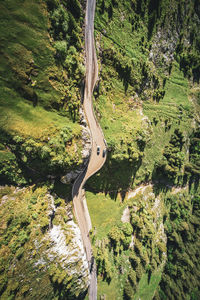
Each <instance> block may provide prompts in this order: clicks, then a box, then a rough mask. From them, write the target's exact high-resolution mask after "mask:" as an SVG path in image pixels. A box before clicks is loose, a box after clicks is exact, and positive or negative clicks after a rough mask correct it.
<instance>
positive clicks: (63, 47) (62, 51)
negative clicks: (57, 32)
mask: <svg viewBox="0 0 200 300" xmlns="http://www.w3.org/2000/svg"><path fill="white" fill-rule="evenodd" d="M54 47H55V49H56V55H57V57H58V58H60V59H61V60H62V61H64V60H65V58H66V55H67V43H66V41H56V42H55V43H54Z"/></svg>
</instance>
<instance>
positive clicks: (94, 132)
mask: <svg viewBox="0 0 200 300" xmlns="http://www.w3.org/2000/svg"><path fill="white" fill-rule="evenodd" d="M95 6H96V0H87V4H86V16H85V52H86V81H85V91H84V102H83V107H84V112H85V116H86V119H87V122H88V126H89V128H90V131H91V137H92V151H91V155H90V160H89V163H88V166H87V167H86V168H85V170H84V171H83V172H82V173H81V174H80V175H79V176H78V178H77V179H76V181H75V183H74V185H73V189H72V197H73V205H74V214H75V217H76V219H77V222H78V225H79V228H80V230H81V235H82V239H83V244H84V248H85V251H86V256H87V260H88V263H89V267H90V275H91V281H90V287H89V299H90V300H96V299H97V277H96V264H95V261H94V257H93V254H92V246H91V242H90V238H89V231H90V229H91V220H90V215H89V212H88V208H87V204H86V201H85V200H84V197H83V190H82V188H83V186H84V184H85V182H86V181H87V179H88V178H89V177H91V176H92V175H93V174H94V173H96V172H97V171H98V170H99V169H101V167H102V166H103V164H104V163H105V160H106V155H105V157H103V150H104V149H106V145H105V140H104V136H103V133H102V130H101V128H100V126H99V124H98V122H97V120H96V118H95V115H94V110H93V104H92V94H93V89H94V86H95V83H96V81H97V77H98V64H97V57H96V50H95V42H94V15H95ZM97 146H99V147H100V153H99V154H97Z"/></svg>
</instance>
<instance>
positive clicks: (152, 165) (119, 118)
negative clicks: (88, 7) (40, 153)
mask: <svg viewBox="0 0 200 300" xmlns="http://www.w3.org/2000/svg"><path fill="white" fill-rule="evenodd" d="M199 24H200V20H199V4H198V2H197V1H189V2H188V3H185V2H184V1H183V2H181V3H180V1H124V2H123V3H118V2H116V1H99V2H98V7H97V13H96V23H95V27H96V40H97V51H98V53H99V55H98V57H99V68H100V70H101V73H100V76H99V84H98V86H97V88H96V102H95V107H96V113H97V115H98V117H99V120H100V123H101V125H102V128H103V130H104V133H105V137H106V140H107V143H108V147H109V149H110V151H109V153H108V159H107V163H106V165H105V167H104V168H103V169H102V171H101V172H100V173H99V174H98V175H96V176H94V177H93V178H91V179H90V181H89V182H88V184H87V189H88V191H89V194H88V197H89V210H90V214H91V216H92V221H93V225H94V226H95V229H94V230H93V233H92V236H93V240H94V248H95V251H96V259H97V262H98V264H97V269H98V274H99V295H104V294H105V295H106V296H107V297H108V298H112V299H113V298H116V299H122V298H127V299H132V298H133V299H138V298H137V297H140V298H141V299H152V297H153V295H154V294H155V291H156V288H157V287H158V283H159V280H160V278H161V277H162V274H163V277H162V280H161V285H160V288H161V289H160V292H159V293H160V294H159V293H156V297H160V298H161V299H165V298H166V299H177V297H180V298H181V299H186V298H187V297H197V295H198V289H199V285H198V278H199V275H198V272H199V271H198V270H199V265H198V264H197V269H196V272H194V274H193V275H191V273H190V272H191V268H192V267H190V266H189V265H188V264H189V263H190V262H189V261H187V262H186V260H187V259H186V260H185V261H184V262H183V261H182V262H180V261H177V260H178V258H177V257H178V255H179V254H178V253H179V252H181V251H183V252H184V251H186V253H188V251H190V253H191V255H192V262H193V263H194V262H196V258H197V257H198V255H199V252H198V250H197V252H195V251H196V250H194V252H193V254H192V250H188V251H187V247H189V246H187V247H185V246H183V245H184V244H179V246H177V245H176V242H175V241H174V237H173V236H174V234H175V233H174V231H176V232H177V233H176V234H177V236H180V235H184V233H183V232H182V233H181V230H182V229H181V228H180V227H176V226H175V224H182V222H184V221H185V222H186V224H187V225H186V224H185V226H188V228H189V229H188V230H189V232H190V233H188V234H189V236H190V237H189V238H187V237H185V239H184V240H185V242H186V243H188V244H187V245H189V244H190V243H191V241H192V239H198V231H194V230H193V225H191V224H190V221H189V219H190V218H191V219H193V218H195V220H196V223H195V226H197V228H198V226H199V220H198V218H196V217H195V216H196V212H194V211H193V210H192V207H193V205H194V202H193V200H191V199H193V198H194V199H199V196H198V195H199V188H198V184H199V138H198V135H199V133H198V132H199V104H198V102H199V67H200V65H199V57H200V56H199V55H200V48H199V36H198V29H199ZM141 184H142V186H141ZM149 184H150V185H151V186H152V191H151V190H149V195H148V193H147V195H146V193H144V192H143V189H142V187H144V185H149ZM140 186H141V191H142V192H141V195H138V196H137V197H136V198H133V200H128V195H129V194H127V192H128V191H129V190H130V189H134V190H135V188H136V191H137V187H140ZM188 186H189V188H188ZM174 188H175V189H176V188H177V189H178V190H179V189H180V195H182V194H183V196H180V197H182V203H181V204H180V205H178V206H177V207H176V212H177V216H176V217H175V216H174V217H172V214H173V213H172V212H171V210H173V209H174V206H173V205H174V204H173V203H174V202H173V201H174V200H173V199H174V198H173V190H174ZM97 193H99V194H97ZM151 193H153V194H151ZM108 195H109V196H108ZM136 195H137V194H136ZM178 195H179V194H178ZM178 195H177V199H178V197H179V196H178ZM196 197H197V198H196ZM167 199H171V200H169V202H168V200H167ZM184 199H185V200H184ZM114 200H115V201H116V202H115V203H114ZM112 201H113V202H112ZM195 201H197V202H198V200H195ZM112 203H113V204H112ZM167 203H168V204H167ZM195 203H196V202H195ZM112 206H113V207H115V209H111V207H112ZM154 206H155V207H157V209H159V211H160V212H159V217H156V215H155V212H154V209H153V207H154ZM184 206H185V208H184V209H183V207H184ZM97 207H99V209H97ZM109 207H110V209H109ZM170 207H171V208H170ZM172 207H173V208H172ZM195 207H196V206H195ZM127 208H128V209H129V218H127V220H128V221H125V224H126V223H127V222H128V223H127V224H128V225H127V226H128V227H129V224H131V227H130V228H129V229H125V228H124V226H125V225H123V222H122V221H121V217H122V215H123V211H124V209H127ZM107 210H109V217H108V218H107V213H106V212H107ZM182 210H185V211H188V212H187V216H188V217H187V218H186V217H184V216H183V215H182V212H181V211H182ZM197 210H198V209H197ZM191 211H192V213H190V212H191ZM197 214H198V212H197ZM104 216H105V219H104ZM189 216H190V217H189ZM138 217H139V218H140V220H138ZM122 219H123V218H122ZM174 222H175V224H174ZM160 226H161V228H163V235H162V234H161V235H160V237H159V238H158V237H157V236H156V232H157V230H158V228H159V227H160ZM179 226H182V225H179ZM169 227H170V228H173V229H172V230H169ZM131 228H132V229H131ZM131 236H132V239H133V240H132V242H131ZM164 237H165V238H164ZM171 240H172V242H170V241H171ZM180 243H181V242H180ZM172 244H173V245H172ZM180 247H181V249H182V250H180ZM177 248H178V249H179V250H177ZM174 249H176V251H175V252H174ZM195 249H197V248H196V246H195ZM187 255H188V254H187ZM187 255H186V256H187ZM144 257H145V259H144ZM176 261H177V265H176ZM170 263H172V264H173V265H174V269H173V271H172V269H170V270H169V266H171V265H170ZM165 264H166V266H165V267H164V265H165ZM195 264H196V263H195ZM185 265H186V267H184V266H185ZM163 267H164V269H163ZM180 269H181V271H180V272H186V269H188V272H187V276H188V278H190V280H189V279H187V280H188V281H187V282H188V283H187V284H186V283H185V282H184V279H183V277H182V278H181V279H180V280H179V282H177V276H179V274H180V273H178V272H179V270H180ZM183 270H184V271H183ZM173 272H174V273H173ZM165 274H167V277H166V278H165ZM191 276H193V277H192V279H191ZM184 278H185V277H184ZM140 279H141V280H140ZM119 282H121V285H119ZM174 282H175V284H174ZM189 282H190V284H189ZM175 285H176V289H175ZM172 286H173V287H172ZM194 289H195V292H194ZM158 290H159V288H158ZM195 293H196V294H195ZM159 295H160V296H159ZM195 295H196V296H195ZM173 297H174V298H173Z"/></svg>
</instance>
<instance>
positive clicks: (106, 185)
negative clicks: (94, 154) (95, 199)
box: [86, 153, 142, 201]
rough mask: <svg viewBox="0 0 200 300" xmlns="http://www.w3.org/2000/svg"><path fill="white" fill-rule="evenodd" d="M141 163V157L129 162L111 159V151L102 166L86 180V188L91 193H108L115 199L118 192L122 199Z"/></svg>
mask: <svg viewBox="0 0 200 300" xmlns="http://www.w3.org/2000/svg"><path fill="white" fill-rule="evenodd" d="M141 163H142V160H141V159H140V160H139V161H136V162H130V161H129V160H128V159H123V160H117V159H113V158H112V156H111V153H108V156H107V160H106V163H105V165H104V167H103V168H102V169H101V171H100V172H99V173H97V174H96V175H94V176H92V177H91V178H90V179H89V180H88V182H87V183H86V189H87V190H89V191H92V192H93V193H99V192H104V193H105V195H107V194H109V196H110V197H111V199H113V200H116V198H117V195H118V193H120V195H121V198H122V201H123V200H124V198H125V195H126V192H127V191H128V190H129V188H130V186H131V185H132V183H133V182H134V177H135V174H136V172H137V170H138V169H139V167H140V166H141Z"/></svg>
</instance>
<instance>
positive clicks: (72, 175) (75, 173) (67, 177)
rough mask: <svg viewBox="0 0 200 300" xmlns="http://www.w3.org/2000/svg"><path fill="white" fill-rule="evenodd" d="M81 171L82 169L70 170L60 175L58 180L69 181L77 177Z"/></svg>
mask: <svg viewBox="0 0 200 300" xmlns="http://www.w3.org/2000/svg"><path fill="white" fill-rule="evenodd" d="M81 172H82V170H76V171H71V172H69V173H67V174H66V175H64V176H62V177H61V179H60V181H61V182H62V183H64V184H67V183H71V182H72V181H73V180H75V179H76V178H77V176H78V175H79V174H80V173H81Z"/></svg>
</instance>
